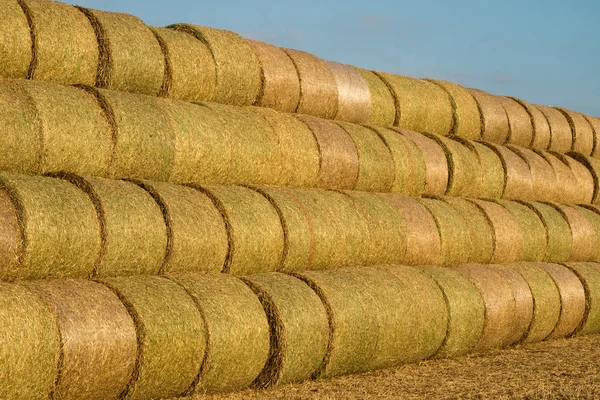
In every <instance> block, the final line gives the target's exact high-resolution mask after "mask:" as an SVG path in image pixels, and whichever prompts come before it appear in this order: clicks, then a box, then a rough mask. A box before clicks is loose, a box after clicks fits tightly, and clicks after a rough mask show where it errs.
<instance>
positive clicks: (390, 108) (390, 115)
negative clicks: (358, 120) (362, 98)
mask: <svg viewBox="0 0 600 400" xmlns="http://www.w3.org/2000/svg"><path fill="white" fill-rule="evenodd" d="M357 70H358V72H359V73H360V74H361V75H362V77H363V78H364V79H365V81H366V82H367V85H369V91H370V92H371V117H370V118H369V120H368V123H369V124H373V125H378V126H392V125H394V120H395V119H396V102H395V100H394V96H393V95H392V93H391V92H390V89H389V88H388V86H387V85H386V84H385V83H384V82H383V81H382V80H381V78H379V76H377V74H375V73H374V72H372V71H367V70H365V69H361V68H357Z"/></svg>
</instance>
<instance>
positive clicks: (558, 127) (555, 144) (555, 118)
mask: <svg viewBox="0 0 600 400" xmlns="http://www.w3.org/2000/svg"><path fill="white" fill-rule="evenodd" d="M536 107H537V108H538V109H539V110H540V111H541V112H542V114H544V116H545V117H546V119H547V120H548V125H550V146H549V147H548V150H553V151H557V152H559V153H565V152H567V151H569V150H571V148H572V147H573V133H572V132H571V126H570V125H569V121H568V120H567V118H566V117H565V116H564V114H563V113H561V112H560V111H559V110H557V109H556V108H552V107H547V106H540V105H536Z"/></svg>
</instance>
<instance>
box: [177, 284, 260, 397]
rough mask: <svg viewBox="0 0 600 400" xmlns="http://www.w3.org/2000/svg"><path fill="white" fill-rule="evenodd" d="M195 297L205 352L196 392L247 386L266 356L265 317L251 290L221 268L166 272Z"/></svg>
mask: <svg viewBox="0 0 600 400" xmlns="http://www.w3.org/2000/svg"><path fill="white" fill-rule="evenodd" d="M169 278H170V279H171V280H173V281H175V282H177V283H178V284H179V285H181V286H182V287H183V288H184V289H185V291H186V292H187V293H188V294H189V295H190V296H191V297H192V299H193V300H194V301H195V303H196V306H197V307H198V308H199V309H200V312H201V313H202V316H203V318H204V323H205V327H206V339H207V343H206V354H205V356H204V360H202V366H201V368H200V373H199V375H198V377H199V379H198V380H197V382H196V384H195V390H194V392H196V393H218V392H229V391H234V390H239V389H242V388H244V387H247V386H249V385H250V384H251V383H252V382H254V380H255V379H256V378H257V377H258V376H259V375H260V373H261V371H262V370H263V368H264V366H265V365H266V362H267V360H268V357H269V348H270V346H269V344H270V338H269V337H270V335H269V323H268V321H267V317H266V315H265V311H264V309H263V307H262V305H261V303H260V301H259V300H258V297H257V296H256V295H255V294H254V292H253V291H252V290H251V289H250V288H249V287H248V286H247V285H246V284H244V282H242V281H241V280H240V279H238V278H236V277H233V276H231V275H227V274H203V275H190V274H185V275H172V276H170V277H169Z"/></svg>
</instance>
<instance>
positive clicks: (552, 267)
mask: <svg viewBox="0 0 600 400" xmlns="http://www.w3.org/2000/svg"><path fill="white" fill-rule="evenodd" d="M539 266H540V267H541V268H543V269H544V270H545V271H546V272H547V273H548V274H549V275H550V277H551V278H552V280H553V281H554V284H555V285H556V287H557V289H558V292H559V294H560V304H561V309H560V317H559V319H558V323H557V324H556V326H555V327H554V331H553V332H552V334H551V335H550V336H548V338H549V339H561V338H564V337H568V336H570V335H571V334H573V332H575V329H577V327H578V326H579V325H580V324H581V321H582V320H583V316H584V314H585V290H584V288H583V284H582V283H581V281H580V280H579V278H577V275H575V274H574V273H573V271H571V270H570V269H569V268H566V267H564V266H562V265H559V264H547V263H543V264H539Z"/></svg>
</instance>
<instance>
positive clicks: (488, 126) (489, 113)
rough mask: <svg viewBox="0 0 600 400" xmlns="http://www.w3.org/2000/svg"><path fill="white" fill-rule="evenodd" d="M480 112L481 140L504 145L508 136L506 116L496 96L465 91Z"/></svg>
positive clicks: (475, 91)
mask: <svg viewBox="0 0 600 400" xmlns="http://www.w3.org/2000/svg"><path fill="white" fill-rule="evenodd" d="M467 91H468V92H469V93H470V94H471V95H472V96H473V98H474V99H475V101H476V102H477V105H478V106H479V111H480V112H481V139H482V140H486V141H489V142H493V143H500V144H502V143H506V141H507V140H508V137H509V135H510V127H509V125H508V115H507V114H506V111H505V110H504V107H503V106H502V102H501V101H500V99H499V98H498V97H497V96H493V95H491V94H489V93H487V92H484V91H483V90H479V89H467Z"/></svg>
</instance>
